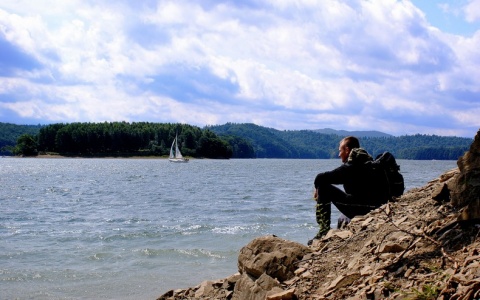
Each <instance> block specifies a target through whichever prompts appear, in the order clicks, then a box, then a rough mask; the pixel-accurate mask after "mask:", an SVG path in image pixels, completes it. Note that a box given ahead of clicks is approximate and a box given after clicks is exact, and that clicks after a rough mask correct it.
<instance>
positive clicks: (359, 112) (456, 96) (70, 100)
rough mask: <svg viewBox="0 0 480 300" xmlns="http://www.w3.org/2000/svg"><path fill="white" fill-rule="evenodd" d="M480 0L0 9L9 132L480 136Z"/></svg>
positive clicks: (13, 2)
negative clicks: (165, 126) (187, 128)
mask: <svg viewBox="0 0 480 300" xmlns="http://www.w3.org/2000/svg"><path fill="white" fill-rule="evenodd" d="M478 49H480V0H456V1H454V0H449V1H447V0H444V1H425V0H412V1H409V0H406V1H395V0H382V1H374V0H370V1H367V0H346V1H343V0H321V1H317V0H263V1H261V0H257V1H253V0H243V1H233V0H225V1H214V0H174V1H164V0H136V1H129V0H116V1H107V0H64V1H53V0H35V1H31V0H29V1H25V0H2V1H1V2H0V122H7V123H14V124H21V125H24V124H34V125H36V124H52V123H71V122H105V121H106V122H113V121H126V122H159V123H184V124H190V125H194V126H199V127H201V128H203V127H204V126H206V125H222V124H225V123H227V122H232V123H255V124H257V125H261V126H265V127H270V128H275V129H279V130H301V129H322V128H333V129H338V130H340V129H342V130H350V131H353V130H377V131H382V132H386V133H389V134H393V135H396V136H399V135H412V134H435V135H443V136H463V137H471V138H473V136H475V134H476V132H477V131H478V130H479V128H480V51H479V50H478Z"/></svg>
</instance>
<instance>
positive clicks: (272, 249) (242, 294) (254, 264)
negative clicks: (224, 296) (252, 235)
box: [232, 236, 311, 300]
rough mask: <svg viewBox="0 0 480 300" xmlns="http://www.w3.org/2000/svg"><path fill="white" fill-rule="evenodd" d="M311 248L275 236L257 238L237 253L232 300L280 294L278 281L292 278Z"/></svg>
mask: <svg viewBox="0 0 480 300" xmlns="http://www.w3.org/2000/svg"><path fill="white" fill-rule="evenodd" d="M310 252H311V249H310V248H309V247H307V246H304V245H302V244H299V243H296V242H292V241H288V240H284V239H281V238H278V237H276V236H264V237H259V238H256V239H254V240H253V241H251V242H250V243H249V244H248V245H246V246H245V247H243V248H242V249H241V250H240V254H239V256H238V270H239V272H240V274H241V278H240V280H239V281H238V282H237V284H236V285H235V289H234V292H233V297H232V299H242V300H244V299H245V300H247V299H251V300H256V299H262V300H263V299H265V298H266V297H267V296H269V295H273V294H278V293H281V292H283V289H282V288H281V285H280V282H283V281H285V280H288V279H290V278H292V277H294V276H295V273H294V272H295V270H296V269H297V268H298V266H297V263H298V262H299V261H300V260H301V259H302V258H303V256H304V255H305V254H307V253H310Z"/></svg>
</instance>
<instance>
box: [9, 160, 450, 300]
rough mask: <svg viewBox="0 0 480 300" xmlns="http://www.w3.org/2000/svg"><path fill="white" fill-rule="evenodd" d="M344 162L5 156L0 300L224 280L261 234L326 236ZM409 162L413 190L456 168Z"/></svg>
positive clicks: (118, 293)
mask: <svg viewBox="0 0 480 300" xmlns="http://www.w3.org/2000/svg"><path fill="white" fill-rule="evenodd" d="M339 163H340V162H339V160H280V159H269V160H266V159H265V160H264V159H257V160H191V161H190V162H189V163H187V164H173V163H169V162H168V161H167V160H161V159H38V158H36V159H19V158H2V159H0V167H1V169H0V186H1V190H0V203H1V207H2V212H1V214H0V298H1V299H12V298H16V299H32V298H35V299H92V298H95V299H155V298H156V297H158V296H160V295H161V294H163V293H164V292H166V291H168V290H169V289H176V288H185V287H189V286H195V285H197V284H199V283H200V282H201V281H203V280H208V279H218V278H224V277H226V276H229V275H231V274H234V273H235V272H237V256H238V251H239V250H240V248H241V247H243V246H244V245H246V244H247V243H248V242H250V241H251V240H252V239H254V238H255V237H258V236H262V235H267V234H275V235H277V236H279V237H282V238H285V239H289V240H293V241H297V242H300V243H306V242H307V240H308V239H309V238H311V237H312V236H314V235H315V233H316V230H317V227H316V224H315V208H314V205H315V202H314V201H312V193H313V179H314V177H315V175H316V174H317V173H318V172H320V171H326V170H330V169H332V168H334V167H337V166H338V165H339ZM399 163H400V165H401V167H402V174H403V175H404V177H405V180H406V186H407V189H410V188H413V187H419V186H423V185H424V184H425V183H427V182H428V181H429V180H431V179H433V178H436V177H438V175H440V174H442V173H443V172H444V171H446V170H449V169H452V168H454V167H456V162H455V161H399ZM336 217H337V213H336V211H335V210H334V212H333V216H332V223H333V222H335V220H336Z"/></svg>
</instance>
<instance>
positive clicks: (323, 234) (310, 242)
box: [307, 232, 327, 246]
mask: <svg viewBox="0 0 480 300" xmlns="http://www.w3.org/2000/svg"><path fill="white" fill-rule="evenodd" d="M326 234H327V232H319V233H317V235H316V236H314V237H313V239H311V240H308V242H307V246H311V245H312V244H313V241H314V240H319V239H321V238H322V237H324V236H325V235H326Z"/></svg>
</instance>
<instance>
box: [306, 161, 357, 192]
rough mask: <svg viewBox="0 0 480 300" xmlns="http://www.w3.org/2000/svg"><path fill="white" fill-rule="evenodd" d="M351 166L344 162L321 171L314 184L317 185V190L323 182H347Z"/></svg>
mask: <svg viewBox="0 0 480 300" xmlns="http://www.w3.org/2000/svg"><path fill="white" fill-rule="evenodd" d="M350 168H351V166H350V165H348V164H343V165H341V166H340V167H338V168H336V169H334V170H332V171H327V172H323V173H319V174H318V175H317V176H316V177H315V181H314V185H315V192H316V190H317V189H318V187H319V186H321V185H322V184H343V183H345V180H346V177H347V175H348V173H349V169H350Z"/></svg>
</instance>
